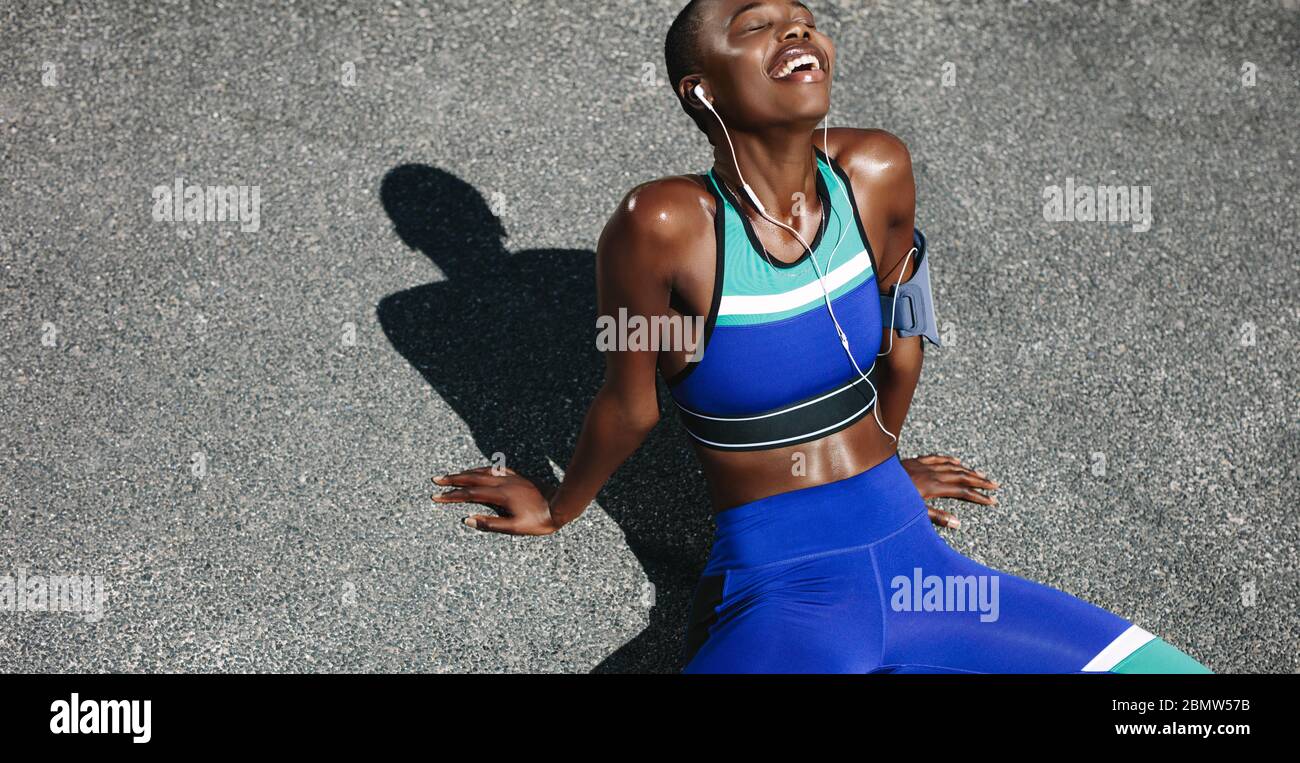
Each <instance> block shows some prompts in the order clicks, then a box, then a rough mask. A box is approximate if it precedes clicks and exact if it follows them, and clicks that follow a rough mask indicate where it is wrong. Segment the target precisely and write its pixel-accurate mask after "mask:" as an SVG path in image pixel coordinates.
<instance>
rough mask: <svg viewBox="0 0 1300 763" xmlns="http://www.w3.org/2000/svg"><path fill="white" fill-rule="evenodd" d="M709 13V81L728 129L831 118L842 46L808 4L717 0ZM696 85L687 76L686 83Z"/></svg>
mask: <svg viewBox="0 0 1300 763" xmlns="http://www.w3.org/2000/svg"><path fill="white" fill-rule="evenodd" d="M703 13H704V15H703V17H702V19H703V23H704V27H703V29H702V31H701V32H700V47H701V66H702V67H703V72H701V76H702V80H703V83H702V84H703V85H704V89H705V92H706V93H707V94H708V95H709V96H710V97H711V98H712V99H713V105H714V107H715V108H716V109H717V110H718V111H719V112H720V113H721V114H722V115H723V118H724V119H726V120H727V126H728V127H731V128H733V129H740V130H745V129H750V130H754V129H761V128H763V127H770V126H773V125H790V126H797V125H802V124H805V123H806V124H808V125H809V126H816V124H817V123H818V122H820V121H821V120H822V118H823V117H825V116H826V112H827V111H828V110H829V109H830V96H831V75H832V74H833V73H834V66H835V44H834V43H833V42H831V39H830V38H829V37H827V36H826V35H824V34H822V33H821V32H819V31H818V30H817V24H816V19H815V18H814V17H813V14H812V11H810V10H809V9H808V8H807V6H805V5H803V3H800V2H795V1H794V0H766V1H765V2H753V0H717V2H713V3H710V4H709V6H708V7H707V8H706V9H704V11H703ZM694 85H695V82H694V80H693V79H691V78H688V79H687V80H686V82H685V83H684V84H682V85H680V86H679V87H682V88H683V89H684V91H686V92H689V91H690V90H691V89H692V88H693V87H694ZM699 108H702V107H699ZM710 118H711V117H710Z"/></svg>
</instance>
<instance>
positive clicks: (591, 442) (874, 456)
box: [433, 0, 997, 535]
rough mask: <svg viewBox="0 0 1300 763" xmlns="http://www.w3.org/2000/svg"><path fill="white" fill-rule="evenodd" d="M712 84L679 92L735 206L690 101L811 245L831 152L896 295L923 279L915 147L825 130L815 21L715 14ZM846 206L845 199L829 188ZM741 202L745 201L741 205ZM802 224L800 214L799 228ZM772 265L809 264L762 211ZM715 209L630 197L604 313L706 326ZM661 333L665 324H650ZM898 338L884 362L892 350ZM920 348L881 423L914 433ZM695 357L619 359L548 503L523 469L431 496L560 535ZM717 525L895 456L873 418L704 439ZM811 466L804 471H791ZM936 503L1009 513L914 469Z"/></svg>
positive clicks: (828, 54)
mask: <svg viewBox="0 0 1300 763" xmlns="http://www.w3.org/2000/svg"><path fill="white" fill-rule="evenodd" d="M704 13H705V17H704V30H705V31H704V32H702V33H701V42H702V44H703V47H704V49H703V51H702V54H703V55H702V64H701V69H702V71H701V72H699V73H697V74H693V75H690V76H688V77H685V78H683V79H682V81H681V82H679V83H677V92H678V95H679V97H681V98H683V99H685V101H686V103H687V104H689V106H690V107H691V108H693V109H696V110H697V111H699V112H700V113H701V115H702V116H701V118H702V119H703V120H704V123H705V124H706V125H708V128H709V139H710V141H711V142H712V143H713V147H714V171H715V173H716V174H717V175H718V176H719V178H720V179H721V180H722V181H723V182H724V183H726V184H727V185H728V186H729V187H730V188H731V189H732V191H733V192H738V191H740V189H741V183H740V181H739V178H738V177H737V173H736V168H735V163H733V160H732V156H731V151H730V149H729V148H728V144H727V140H726V138H725V137H724V136H723V133H722V129H721V128H720V127H719V125H718V122H717V120H716V118H715V117H714V116H713V115H712V114H710V113H709V112H707V111H705V108H704V106H703V105H702V104H701V103H700V102H699V101H698V99H696V98H695V96H694V95H693V94H692V91H693V89H694V88H695V87H696V85H701V86H703V88H704V90H705V94H706V97H707V98H709V99H710V101H711V102H712V103H713V105H714V107H715V108H716V109H717V110H718V111H719V112H720V113H721V114H722V118H723V119H725V120H726V123H727V128H728V129H729V131H730V136H731V140H732V142H733V144H734V147H735V153H736V157H737V159H738V161H739V164H740V167H741V170H742V171H743V173H744V177H745V180H747V181H748V182H749V185H750V187H751V188H753V190H754V191H755V192H756V194H757V195H758V197H759V199H760V200H761V201H762V203H763V206H764V207H765V208H766V209H767V211H768V213H769V214H770V215H771V216H772V217H774V218H776V219H777V220H780V221H781V222H783V223H785V224H786V225H789V226H791V227H792V228H794V229H795V230H797V231H799V234H800V236H802V237H803V239H804V240H805V241H812V240H813V238H814V237H815V235H816V231H817V228H818V226H819V225H820V221H821V215H822V210H821V201H820V199H819V197H818V195H817V189H816V177H817V167H816V162H815V159H814V151H813V147H814V146H816V147H818V148H822V149H823V150H825V152H826V153H827V154H828V155H830V156H831V157H833V158H834V159H835V160H836V162H837V163H838V164H839V165H840V166H841V167H842V168H843V169H844V171H845V173H847V174H848V176H849V180H850V185H851V186H852V187H851V192H852V194H853V196H854V198H855V199H856V200H857V203H858V208H859V212H860V214H861V217H862V224H863V227H864V228H865V229H866V234H867V238H868V240H869V242H870V245H871V248H872V250H873V252H874V253H875V255H876V260H877V263H878V265H879V270H880V272H879V273H877V274H876V277H877V281H878V284H879V286H880V289H881V291H882V292H884V291H887V290H888V289H889V287H890V286H892V285H893V284H894V283H896V282H897V280H898V279H899V278H900V274H901V278H902V280H904V281H906V280H907V279H908V278H909V277H910V276H911V274H912V265H913V262H912V258H911V257H909V256H908V254H909V252H910V250H911V247H912V230H913V224H914V221H915V213H916V186H915V182H914V180H913V176H912V164H911V157H910V155H909V153H908V150H907V147H906V146H905V145H904V144H903V143H902V141H900V140H899V139H898V138H896V137H895V136H893V135H891V134H889V133H887V132H885V131H883V130H871V129H853V128H834V129H831V130H829V131H828V133H827V134H826V136H825V140H826V145H824V146H823V144H822V141H823V131H822V130H819V129H817V125H818V123H819V122H820V121H821V120H822V118H823V117H824V116H825V115H826V113H827V110H828V109H829V105H830V83H831V79H832V75H833V74H834V72H835V46H834V43H832V42H831V40H830V38H829V37H827V36H826V35H824V34H822V33H821V32H819V31H818V30H817V29H816V27H815V21H814V19H813V16H812V14H811V12H810V11H809V10H808V9H807V8H806V7H804V6H803V5H802V4H800V3H797V2H790V1H789V0H774V1H772V2H761V3H752V2H745V1H744V0H715V1H714V2H711V3H709V4H708V5H707V7H706V8H705V9H704ZM795 46H798V47H799V48H800V50H805V49H807V50H809V51H812V52H813V54H814V55H816V56H817V57H818V58H819V59H820V67H819V68H820V69H821V71H804V72H796V73H794V74H792V75H791V76H789V77H785V78H781V79H778V78H777V77H775V76H774V74H775V73H776V71H777V70H779V68H780V66H779V62H780V59H781V58H782V54H783V53H789V52H792V51H791V49H792V48H793V47H795ZM831 192H832V193H838V188H837V187H832V188H831ZM735 195H736V196H737V197H738V198H743V193H736V194H735ZM797 211H802V214H795V213H796V212H797ZM743 212H744V213H745V214H747V215H748V216H749V219H750V222H751V224H752V225H753V227H754V230H755V231H756V233H757V234H758V236H759V238H760V239H761V241H762V243H763V245H764V247H765V248H766V249H767V252H768V253H769V255H770V256H772V257H773V258H775V259H778V260H782V261H784V262H787V263H788V262H793V261H795V260H797V259H799V257H800V256H801V255H802V254H803V253H804V248H803V245H802V244H800V243H799V242H798V241H797V240H796V239H795V238H794V237H793V236H792V235H790V233H789V232H788V231H785V230H783V229H781V228H780V227H778V226H775V225H772V224H771V223H769V222H767V221H766V220H764V219H763V218H762V216H760V215H759V214H758V212H757V210H755V209H754V208H753V207H752V205H749V204H748V203H746V204H745V208H744V210H743ZM719 213H720V211H719V210H717V209H716V208H715V202H714V198H713V196H712V194H711V193H710V192H709V190H708V189H707V187H706V186H705V181H704V180H703V179H702V178H700V177H696V176H676V177H668V178H662V179H659V180H655V181H652V182H649V183H645V184H643V185H640V186H637V187H636V188H634V189H632V190H631V191H630V192H629V193H628V194H627V196H625V197H624V199H623V200H622V201H621V202H620V204H619V206H618V208H617V209H616V210H615V212H614V214H613V215H612V217H611V218H610V220H609V222H608V223H607V224H606V226H605V229H604V231H603V232H602V233H601V236H600V242H599V244H598V246H597V249H596V278H597V290H598V297H597V300H598V305H597V307H598V312H599V314H600V315H609V316H616V315H618V314H619V310H620V309H624V310H626V311H627V315H641V316H645V317H647V318H653V317H655V316H668V317H693V318H696V319H698V320H701V321H702V320H703V319H704V317H705V316H707V315H708V312H709V308H710V303H711V300H712V295H713V286H714V284H713V280H714V275H715V271H716V257H717V253H716V239H715V233H714V216H715V215H716V214H719ZM652 325H653V324H652ZM889 333H890V332H889V330H888V329H886V332H885V336H884V339H883V342H884V344H882V347H888V346H889V342H890V341H891V338H890V336H889ZM921 341H922V340H921V337H908V338H902V337H900V336H898V335H897V334H895V335H894V336H893V337H892V342H893V349H892V351H891V352H890V353H889V354H888V355H885V356H883V357H881V358H880V359H879V360H878V370H879V371H880V377H879V378H880V380H881V381H880V383H879V384H878V390H879V399H878V402H877V405H878V406H879V412H880V418H881V421H882V423H883V424H884V426H885V428H886V429H888V430H889V431H890V432H892V433H894V434H899V433H900V432H901V431H902V428H903V423H904V421H905V419H906V417H907V412H908V409H909V407H910V406H911V402H912V395H913V393H914V391H915V389H916V384H917V381H918V380H919V378H920V374H921V366H922V348H921ZM688 355H689V353H688V352H687V351H686V350H680V351H675V352H670V351H662V350H661V351H650V350H644V351H633V350H625V351H609V352H606V353H605V379H604V383H603V385H602V387H601V389H600V391H599V392H598V393H597V395H596V397H595V399H594V400H593V401H592V403H591V405H590V407H589V409H588V411H587V414H586V417H585V420H584V422H583V428H582V433H581V435H580V436H579V438H578V444H577V448H576V450H575V453H574V455H573V457H572V459H571V461H570V463H569V466H568V469H567V471H566V473H565V477H564V481H563V483H562V484H560V485H559V486H556V487H554V488H550V487H547V488H539V487H538V486H537V485H535V484H534V483H532V482H531V481H529V480H528V479H527V478H525V477H523V476H522V475H519V474H517V473H515V472H514V471H513V470H510V469H508V468H507V469H497V470H496V471H495V472H494V470H493V468H492V467H480V468H477V469H470V470H468V471H465V472H461V473H459V474H452V475H446V476H443V477H435V478H434V482H435V483H437V484H439V485H443V486H448V487H453V488H454V489H452V490H450V491H447V492H445V493H443V494H440V495H435V496H433V500H434V501H437V502H441V503H464V502H470V503H480V504H485V505H488V506H491V507H493V508H495V509H496V510H497V511H498V512H499V515H497V516H493V515H486V514H480V515H475V516H471V517H467V518H466V519H465V522H466V524H469V525H470V526H472V527H477V528H478V529H480V530H486V531H492V532H502V533H509V534H519V535H545V534H549V533H553V532H555V531H556V530H558V529H559V528H560V527H562V526H563V525H565V524H567V523H568V522H570V521H572V520H573V519H575V518H576V517H577V516H578V515H580V514H581V513H582V512H583V511H584V510H585V509H586V507H587V506H588V505H589V504H590V502H591V501H592V500H593V499H594V498H595V497H596V494H597V493H598V492H599V490H600V488H601V487H602V486H603V485H604V484H605V482H606V480H608V479H609V477H610V475H612V474H613V472H614V470H615V469H617V468H618V467H619V465H620V464H622V463H623V462H624V461H625V460H626V459H627V458H628V457H629V456H631V455H632V453H633V452H634V451H635V450H636V449H637V448H638V447H639V446H640V444H641V443H642V441H643V440H644V439H645V437H646V436H647V435H648V434H649V432H650V431H651V430H652V429H653V428H654V427H655V425H656V424H657V423H658V421H659V400H658V397H657V394H656V386H655V374H656V372H658V373H661V374H663V375H664V377H665V378H668V377H671V376H672V374H674V373H676V372H677V371H679V370H681V369H682V368H683V367H685V366H686V364H687V357H688ZM692 442H693V444H694V447H695V449H696V453H697V454H698V457H699V459H700V463H701V465H702V467H703V471H704V475H705V479H706V481H707V483H708V489H709V497H710V503H711V504H712V508H713V510H714V511H715V512H717V511H722V510H725V509H727V508H730V507H733V506H738V505H741V504H744V503H747V502H750V501H754V500H757V499H759V498H763V497H766V496H769V495H774V494H777V493H784V492H789V491H791V490H798V489H800V488H806V487H811V486H814V485H820V484H824V483H828V482H834V481H837V480H841V479H844V478H846V477H850V476H853V475H855V474H858V473H861V472H864V471H866V470H867V469H870V468H871V467H873V466H875V465H876V464H879V463H881V462H882V461H884V460H886V459H887V458H889V457H891V456H892V455H893V454H894V453H895V451H896V448H897V443H896V442H895V441H894V440H893V439H891V438H890V437H889V436H887V435H886V434H885V433H884V432H882V431H881V430H880V427H879V426H877V423H876V419H875V417H874V416H865V417H863V418H862V419H860V420H859V421H857V422H856V423H855V424H853V425H852V426H850V427H848V428H846V429H843V430H841V431H839V432H836V433H834V434H832V435H829V436H827V437H824V438H822V439H820V440H816V441H813V442H806V443H802V444H798V445H793V446H790V447H786V448H776V449H770V450H758V451H721V450H714V449H711V448H708V447H705V446H703V445H701V444H699V443H696V442H694V440H692ZM796 452H798V453H802V454H803V459H802V463H803V465H804V470H803V471H802V472H801V473H797V474H796V471H795V470H794V469H793V468H792V465H793V464H794V463H795V462H794V460H792V456H793V455H794V454H795V453H796ZM903 465H904V467H905V468H906V469H907V471H908V473H909V475H910V476H911V477H912V481H913V483H914V484H915V485H916V487H917V489H918V491H919V492H920V493H921V495H922V497H923V498H926V499H930V498H937V497H948V498H957V499H960V500H965V501H969V502H972V503H979V504H984V505H996V503H997V501H996V499H994V498H992V497H990V496H988V495H986V494H984V493H981V492H979V491H980V490H993V489H996V488H997V483H995V482H992V481H991V480H989V479H987V478H986V477H985V476H984V475H983V473H981V472H977V471H974V470H971V469H969V468H967V467H965V466H964V465H962V464H961V462H960V461H958V460H957V459H956V458H953V457H951V456H937V455H931V456H923V457H921V458H916V459H907V460H905V461H903ZM930 514H931V519H932V521H934V522H935V523H936V524H939V525H943V526H950V527H955V526H956V525H957V522H956V519H955V518H954V517H952V515H950V514H948V513H947V512H943V511H939V510H937V509H931V512H930Z"/></svg>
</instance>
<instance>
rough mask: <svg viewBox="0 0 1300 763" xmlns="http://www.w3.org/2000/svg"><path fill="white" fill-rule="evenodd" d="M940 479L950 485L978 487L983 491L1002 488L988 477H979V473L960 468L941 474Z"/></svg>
mask: <svg viewBox="0 0 1300 763" xmlns="http://www.w3.org/2000/svg"><path fill="white" fill-rule="evenodd" d="M938 479H939V481H940V482H945V483H947V484H950V485H965V486H967V487H977V488H981V489H983V490H997V489H998V488H999V487H1002V486H1001V485H999V484H998V483H996V482H994V481H993V480H991V479H989V478H987V477H981V476H979V473H978V472H976V471H974V470H971V469H966V468H964V467H963V468H959V469H955V470H951V471H942V472H939V475H938Z"/></svg>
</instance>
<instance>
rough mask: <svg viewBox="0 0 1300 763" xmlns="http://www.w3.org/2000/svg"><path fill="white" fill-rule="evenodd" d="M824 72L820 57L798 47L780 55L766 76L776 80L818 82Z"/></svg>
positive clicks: (813, 52) (813, 51)
mask: <svg viewBox="0 0 1300 763" xmlns="http://www.w3.org/2000/svg"><path fill="white" fill-rule="evenodd" d="M824 70H825V66H824V65H823V64H822V59H821V56H819V55H817V52H816V51H815V50H812V49H810V48H809V47H807V46H799V47H794V48H791V49H790V50H788V51H786V52H785V53H782V54H781V55H780V56H779V57H778V59H777V62H776V64H775V65H774V66H773V67H772V69H771V70H770V71H769V72H768V76H769V77H771V78H772V79H777V80H798V81H802V82H818V81H821V80H822V79H823V78H824V77H825V74H824Z"/></svg>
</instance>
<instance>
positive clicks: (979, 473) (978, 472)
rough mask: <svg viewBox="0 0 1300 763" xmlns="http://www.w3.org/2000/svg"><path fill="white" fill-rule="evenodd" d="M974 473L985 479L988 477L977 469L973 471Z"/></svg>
mask: <svg viewBox="0 0 1300 763" xmlns="http://www.w3.org/2000/svg"><path fill="white" fill-rule="evenodd" d="M975 473H976V474H978V475H979V476H981V477H987V476H988V475H987V474H985V473H984V472H982V471H980V470H979V469H976V470H975Z"/></svg>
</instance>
